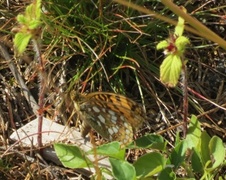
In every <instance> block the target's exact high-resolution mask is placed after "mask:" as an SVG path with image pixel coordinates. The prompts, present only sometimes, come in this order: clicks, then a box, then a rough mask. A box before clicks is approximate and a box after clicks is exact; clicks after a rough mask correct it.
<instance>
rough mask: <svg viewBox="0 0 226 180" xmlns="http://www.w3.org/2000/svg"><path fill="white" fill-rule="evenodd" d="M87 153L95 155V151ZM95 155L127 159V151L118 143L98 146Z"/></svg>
mask: <svg viewBox="0 0 226 180" xmlns="http://www.w3.org/2000/svg"><path fill="white" fill-rule="evenodd" d="M87 153H89V154H93V153H94V151H93V150H91V151H88V152H87ZM95 153H97V154H98V155H104V156H109V157H113V158H117V159H122V160H123V159H124V158H125V149H122V148H121V147H120V144H119V142H116V141H115V142H111V143H107V144H103V145H101V146H98V147H97V148H96V152H95Z"/></svg>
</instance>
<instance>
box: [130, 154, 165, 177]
mask: <svg viewBox="0 0 226 180" xmlns="http://www.w3.org/2000/svg"><path fill="white" fill-rule="evenodd" d="M165 164H166V159H165V158H164V156H163V155H162V154H160V153H158V152H152V153H148V154H145V155H143V156H141V157H140V158H139V159H138V160H137V161H136V162H135V163H134V167H135V169H136V174H137V176H138V177H139V178H141V177H150V176H153V175H155V174H157V173H159V172H160V171H161V170H162V169H164V167H165Z"/></svg>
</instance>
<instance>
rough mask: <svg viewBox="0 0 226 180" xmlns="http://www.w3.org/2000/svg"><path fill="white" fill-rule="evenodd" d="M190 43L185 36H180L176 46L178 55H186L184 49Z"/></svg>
mask: <svg viewBox="0 0 226 180" xmlns="http://www.w3.org/2000/svg"><path fill="white" fill-rule="evenodd" d="M189 43H190V41H189V39H188V38H187V37H185V36H180V37H178V38H177V39H176V42H175V45H176V47H177V51H178V52H177V53H178V55H181V54H183V53H184V49H185V47H186V45H187V44H189Z"/></svg>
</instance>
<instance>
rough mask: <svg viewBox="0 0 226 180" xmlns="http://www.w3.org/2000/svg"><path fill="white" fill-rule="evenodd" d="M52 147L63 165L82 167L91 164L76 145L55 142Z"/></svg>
mask: <svg viewBox="0 0 226 180" xmlns="http://www.w3.org/2000/svg"><path fill="white" fill-rule="evenodd" d="M54 149H55V151H56V154H57V156H58V158H59V160H60V161H61V162H62V164H63V165H64V166H65V167H69V168H84V167H88V166H90V165H92V163H91V161H90V160H89V159H88V158H87V157H85V153H84V152H82V150H81V149H79V148H78V147H77V146H72V145H65V144H61V143H56V144H54Z"/></svg>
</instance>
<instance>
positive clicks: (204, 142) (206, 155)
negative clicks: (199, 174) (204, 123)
mask: <svg viewBox="0 0 226 180" xmlns="http://www.w3.org/2000/svg"><path fill="white" fill-rule="evenodd" d="M209 142H210V136H209V135H208V134H207V132H206V131H203V132H202V135H201V151H200V155H201V160H202V164H203V165H204V166H205V164H206V163H207V162H208V161H210V152H209V148H208V146H209Z"/></svg>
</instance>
